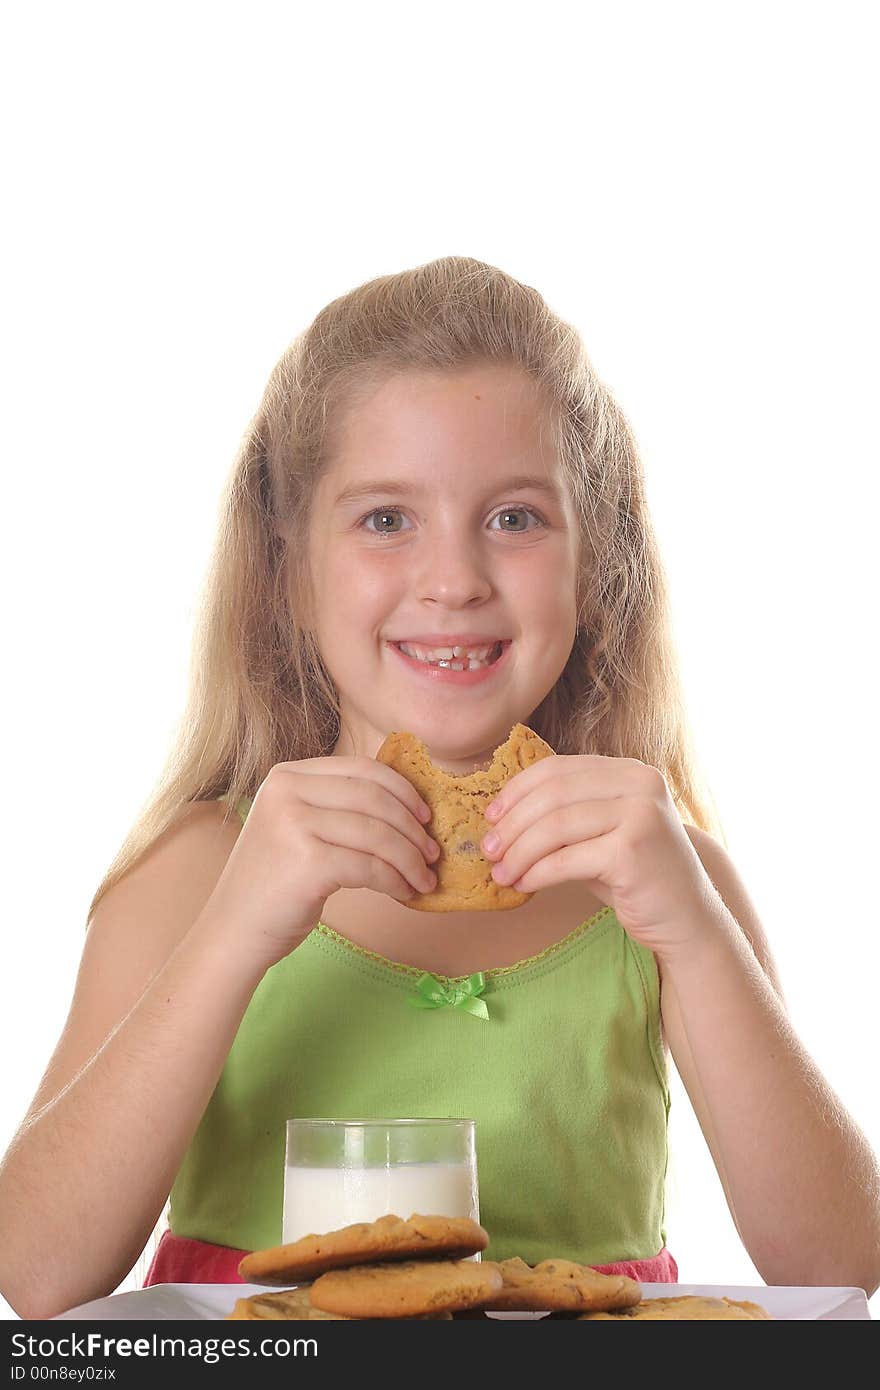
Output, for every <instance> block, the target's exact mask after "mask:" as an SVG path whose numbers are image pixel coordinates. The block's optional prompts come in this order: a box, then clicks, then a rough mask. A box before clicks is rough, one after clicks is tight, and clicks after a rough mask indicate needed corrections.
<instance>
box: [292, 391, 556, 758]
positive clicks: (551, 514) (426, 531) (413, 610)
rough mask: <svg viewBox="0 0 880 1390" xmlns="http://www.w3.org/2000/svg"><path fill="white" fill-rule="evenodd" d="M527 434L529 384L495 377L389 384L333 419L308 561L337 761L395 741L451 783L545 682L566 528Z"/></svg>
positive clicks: (549, 683) (538, 421) (550, 477)
mask: <svg viewBox="0 0 880 1390" xmlns="http://www.w3.org/2000/svg"><path fill="white" fill-rule="evenodd" d="M545 421H546V417H545V415H544V413H543V412H542V410H541V409H540V406H539V403H538V398H537V395H536V388H535V386H534V385H533V383H532V382H531V381H530V380H529V379H528V378H527V377H525V376H523V375H522V374H521V373H520V372H518V371H516V370H515V369H514V368H512V367H507V366H501V365H498V364H492V365H486V366H473V367H469V368H468V369H467V370H461V371H456V372H454V373H452V372H443V373H438V372H430V373H418V374H411V373H408V374H406V375H401V376H396V377H394V378H392V379H391V380H389V381H387V382H385V383H384V384H383V385H382V386H381V387H380V388H379V389H378V390H377V391H376V392H375V394H374V395H372V396H371V397H370V398H369V399H368V400H367V402H366V404H361V405H359V406H358V407H357V408H356V409H355V410H353V411H352V412H351V414H350V415H349V416H348V417H347V419H346V421H345V423H344V426H343V428H342V431H341V434H340V440H339V445H338V448H337V449H336V451H335V453H334V456H333V459H332V461H331V463H330V465H329V467H328V469H327V471H326V472H325V473H324V474H323V476H322V477H321V480H320V483H319V485H318V487H317V489H316V493H315V497H314V501H313V511H312V524H311V539H310V551H309V561H310V565H311V573H312V580H313V584H314V592H315V609H314V611H313V614H312V619H313V627H314V629H315V633H316V637H317V641H318V646H319V648H320V651H321V654H322V657H323V659H324V662H325V664H326V666H327V669H328V671H329V672H330V674H331V676H332V678H333V681H334V683H335V685H336V688H337V690H338V692H339V699H340V702H341V711H342V732H341V735H340V738H339V741H338V743H337V746H336V749H335V752H336V753H337V754H361V755H366V756H368V757H373V756H374V755H375V754H376V752H377V751H378V748H379V745H380V744H381V742H382V740H383V739H384V738H385V736H386V734H388V733H389V732H390V731H391V730H405V731H408V732H410V733H413V734H416V735H417V736H418V737H419V738H421V739H422V740H423V741H424V743H425V744H426V746H427V748H428V750H429V752H430V754H431V756H432V758H433V759H434V761H435V762H437V763H438V764H439V765H440V766H441V767H443V768H445V770H446V771H448V772H452V773H464V772H469V771H472V770H473V768H474V766H475V765H478V764H480V763H484V762H486V761H488V759H489V758H491V756H492V753H493V751H494V749H495V748H496V747H497V746H498V745H499V744H500V743H503V742H504V740H505V739H506V738H507V735H508V734H509V732H510V729H511V726H512V725H513V724H515V723H516V722H517V721H522V722H524V723H527V722H528V719H529V716H530V715H531V713H532V712H533V711H534V710H535V709H536V707H537V706H538V705H539V704H540V703H541V701H542V700H543V698H544V696H545V695H546V694H547V693H548V692H549V691H550V690H551V688H552V687H553V685H554V684H555V682H556V680H557V678H558V676H559V675H560V673H561V672H562V670H563V668H564V667H565V663H566V661H567V660H568V657H569V654H570V652H571V649H572V645H573V643H574V638H575V630H576V608H575V579H576V566H577V554H578V531H577V524H576V520H575V515H574V510H573V507H572V504H571V501H570V498H569V496H568V494H567V489H566V487H565V484H564V482H563V480H562V477H561V474H560V471H559V469H558V465H557V463H556V459H555V457H554V455H553V453H552V451H551V447H550V443H549V440H547V439H545V438H544V437H543V436H544V434H546V428H545ZM499 642H500V643H501V644H502V645H501V648H500V656H499V654H498V653H499V648H498V645H497V644H498V643H499ZM400 643H403V644H404V645H405V647H406V648H407V649H408V653H409V654H407V653H406V652H404V651H401V649H400V645H399V644H400ZM456 647H461V648H465V649H466V650H465V651H464V652H455V653H454V654H453V655H452V656H449V649H450V648H452V649H454V648H456ZM444 651H445V653H446V654H445V655H443V653H444ZM429 654H430V655H432V656H433V658H434V664H429V663H427V662H425V661H420V660H419V659H418V656H422V657H425V656H427V655H429ZM437 660H445V661H447V662H450V663H452V664H451V665H449V664H447V665H446V666H440V665H438V664H436V662H437ZM487 660H488V664H485V663H486V661H487ZM474 662H476V663H477V664H476V666H475V667H474V669H469V668H470V666H471V665H472V663H474ZM461 665H463V666H464V667H465V670H464V671H460V670H456V669H455V667H456V666H461Z"/></svg>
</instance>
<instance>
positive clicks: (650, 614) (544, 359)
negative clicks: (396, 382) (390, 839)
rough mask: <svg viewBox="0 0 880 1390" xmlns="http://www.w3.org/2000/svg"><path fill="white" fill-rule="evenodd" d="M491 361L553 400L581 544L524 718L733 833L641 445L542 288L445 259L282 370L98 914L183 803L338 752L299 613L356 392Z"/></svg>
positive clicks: (402, 281) (311, 331) (323, 674)
mask: <svg viewBox="0 0 880 1390" xmlns="http://www.w3.org/2000/svg"><path fill="white" fill-rule="evenodd" d="M477 361H491V362H501V363H505V364H508V365H511V366H514V367H518V368H520V369H521V370H522V371H524V372H525V373H526V374H527V375H528V376H529V377H530V378H531V379H532V380H533V381H534V382H535V383H536V384H537V386H538V387H539V389H540V393H541V397H542V398H543V400H544V401H545V402H546V404H547V406H548V425H549V428H550V429H551V431H552V434H553V442H554V444H555V447H556V452H557V457H558V459H559V463H560V466H561V468H562V470H563V474H564V476H565V478H566V479H567V482H568V484H569V487H570V491H571V496H572V499H573V502H574V505H575V509H576V513H577V516H578V519H579V524H580V530H581V548H580V551H581V557H580V568H579V575H578V594H577V602H578V631H577V636H576V639H575V643H574V646H573V648H572V652H571V655H570V657H569V660H568V662H567V664H566V667H565V669H564V671H563V672H562V674H561V676H560V677H559V679H558V681H557V683H556V685H555V686H554V688H553V689H552V690H551V691H550V692H549V694H548V695H547V696H546V697H545V699H544V700H543V701H542V703H541V704H540V705H539V706H538V708H537V710H535V711H534V712H532V713H531V714H529V712H526V711H524V717H527V718H528V722H529V724H530V726H531V727H532V728H534V729H535V730H536V732H537V733H539V734H540V735H541V736H542V737H543V738H544V739H546V740H547V742H548V743H550V745H551V746H552V747H553V748H555V749H556V751H557V752H558V753H602V754H611V755H618V756H622V757H628V758H638V759H640V760H641V761H643V762H646V763H649V764H652V765H653V766H654V767H656V768H658V769H659V770H660V771H661V772H662V773H663V775H664V777H665V778H666V780H667V783H668V785H669V788H670V791H671V793H672V796H673V798H674V800H675V803H676V806H677V807H678V810H679V813H680V814H681V816H682V818H683V819H688V820H690V821H691V822H692V823H694V824H695V825H698V826H700V827H701V828H703V829H705V830H709V831H711V832H712V833H715V834H720V825H719V822H718V819H717V815H716V814H715V811H714V807H713V806H712V804H711V798H710V797H709V796H708V794H707V792H706V790H705V789H704V788H702V787H701V785H700V783H699V776H698V772H697V767H696V762H695V759H694V756H693V753H692V749H691V743H690V737H689V733H688V729H687V723H686V719H685V714H684V707H683V702H682V698H681V690H680V681H679V674H678V664H677V658H676V654H675V650H674V644H673V640H672V634H671V627H670V617H669V610H668V597H667V587H666V580H665V576H664V572H663V567H662V564H661V560H660V556H659V553H658V549H657V544H656V540H655V537H654V532H653V528H652V525H651V521H650V517H649V515H648V509H647V505H646V500H645V489H644V479H643V474H642V468H641V464H640V461H639V456H638V452H637V449H636V444H635V440H634V439H633V435H632V431H631V430H630V427H629V425H628V424H627V421H626V419H625V418H624V416H623V414H622V412H621V410H620V408H619V406H618V405H617V403H616V401H615V400H614V399H613V398H612V396H611V394H610V393H609V391H608V390H607V388H606V387H605V386H604V385H603V384H602V382H601V381H600V380H599V379H598V377H597V376H596V373H595V372H594V370H593V367H592V365H591V363H590V361H589V359H588V358H587V355H586V351H585V349H584V346H583V343H582V342H581V339H580V336H579V334H578V332H577V330H576V329H575V328H573V327H572V326H571V325H570V324H568V323H565V322H564V321H563V320H562V319H560V318H559V317H558V315H557V314H555V313H554V312H553V311H552V310H551V309H550V308H549V306H548V305H547V304H546V303H545V301H544V300H543V299H542V297H541V295H540V294H539V293H538V292H537V290H534V289H532V288H531V287H529V286H528V285H524V284H521V283H520V282H519V281H518V280H515V279H514V278H513V277H512V276H510V275H507V274H505V272H504V271H502V270H498V269H496V268H495V267H494V266H491V265H485V264H483V263H482V262H480V261H476V260H471V259H469V258H468V257H465V256H445V257H443V258H442V259H440V260H436V261H431V262H430V263H429V264H427V265H422V266H417V267H416V268H415V269H413V270H405V271H402V272H401V273H399V274H397V275H386V276H382V277H380V278H379V279H375V280H370V281H369V282H368V283H367V284H365V285H361V286H360V287H359V288H357V289H354V290H352V291H351V292H350V293H348V294H345V295H343V296H342V297H341V298H339V299H336V300H334V301H333V302H332V303H331V304H328V305H327V307H326V308H325V309H322V310H321V312H320V313H319V314H318V315H317V317H316V318H315V320H314V322H313V323H312V324H311V325H310V326H309V327H308V328H307V329H306V330H305V332H303V333H302V334H300V336H299V337H298V338H296V339H295V340H294V341H293V343H292V344H291V345H290V347H289V348H288V349H287V351H286V352H285V353H284V355H283V356H282V358H281V360H280V361H279V362H278V364H277V365H276V367H275V368H274V370H273V371H272V373H271V376H270V377H269V381H268V384H267V386H266V390H265V392H264V395H263V399H262V402H261V404H260V407H259V410H258V411H257V414H256V416H255V417H254V419H253V420H252V422H251V425H250V428H249V429H248V431H247V433H246V435H245V437H244V439H243V442H242V445H241V448H240V450H239V453H238V456H237V458H236V460H235V464H234V466H233V469H232V472H231V474H230V476H229V478H228V481H227V483H226V487H225V492H224V495H223V498H222V503H221V514H220V523H219V527H218V533H217V538H216V542H215V546H214V550H213V554H212V557H211V560H210V563H209V568H208V573H207V577H206V581H205V585H204V590H203V594H202V599H201V604H200V607H199V613H198V617H197V621H196V629H195V634H194V642H193V655H192V665H191V672H190V684H189V693H188V699H187V703H186V707H185V710H184V713H183V716H182V719H181V721H180V724H179V727H178V730H177V733H176V736H175V739H174V742H173V745H172V748H171V751H170V754H169V757H168V760H167V763H166V765H165V768H164V771H163V772H162V774H161V776H160V777H159V780H158V782H157V784H156V786H155V788H154V790H153V792H152V794H151V795H150V796H149V798H148V800H147V802H146V804H145V805H144V808H143V809H142V811H141V813H140V814H139V816H138V819H137V821H136V823H135V824H134V826H133V827H132V828H131V830H130V832H129V834H128V836H127V838H126V839H125V841H124V843H123V844H122V846H121V848H120V850H119V852H118V854H117V855H116V858H115V859H114V860H113V863H112V864H111V866H110V868H109V870H108V871H107V874H106V876H105V878H104V880H103V882H102V883H101V885H100V887H99V888H98V890H97V892H96V894H95V896H94V898H93V900H92V903H91V906H90V909H89V915H90V916H91V913H92V912H93V911H94V908H95V906H96V905H97V903H98V902H99V901H100V899H101V898H102V897H103V895H104V893H106V892H107V890H108V888H110V887H111V886H112V885H113V884H114V883H116V882H117V881H118V880H119V879H120V878H121V877H122V876H123V874H125V873H126V872H127V871H128V870H129V869H131V868H132V867H133V865H134V864H136V863H137V862H138V860H140V859H141V857H142V856H143V855H144V854H145V853H146V851H147V850H148V849H149V848H150V846H151V845H152V844H153V843H154V842H155V841H156V840H157V839H158V837H159V836H160V835H161V834H162V833H163V832H164V831H165V830H166V829H168V827H169V826H171V825H172V824H173V823H174V821H175V820H176V819H177V818H178V817H179V816H180V815H181V814H182V813H183V812H184V810H185V808H186V807H187V806H188V805H189V803H191V802H193V801H199V800H211V799H215V798H217V797H219V796H221V795H223V794H226V795H227V799H228V801H229V803H230V804H231V805H234V804H235V802H236V801H237V800H238V799H239V798H240V797H242V796H250V797H253V796H254V795H255V793H256V791H257V789H258V787H259V786H260V784H261V782H262V781H263V779H264V778H265V777H266V775H267V773H268V772H269V770H270V768H272V767H273V766H274V764H275V763H278V762H282V761H294V760H299V759H302V758H314V757H321V756H325V755H328V754H330V753H331V752H332V750H333V748H334V746H335V744H336V740H337V737H338V733H339V727H340V713H339V703H338V698H337V693H336V690H335V688H334V685H333V682H332V680H331V679H330V676H329V673H328V672H327V670H326V667H325V666H324V664H323V662H322V660H321V655H320V652H319V651H318V650H317V646H316V644H315V641H314V638H313V636H312V634H311V632H310V631H309V630H308V629H307V627H306V625H305V619H304V614H305V612H306V611H307V605H308V603H309V598H310V576H309V573H308V559H307V557H308V531H309V523H310V499H311V498H312V496H313V494H314V491H315V486H316V483H317V480H318V478H319V476H320V474H321V472H322V469H323V468H324V466H325V463H326V460H327V458H328V456H329V454H330V452H331V449H332V443H333V439H334V436H335V430H336V428H337V427H338V424H339V422H340V420H341V419H342V417H343V415H344V413H345V411H346V410H350V409H351V408H352V406H353V404H356V402H357V399H358V397H359V394H360V393H361V392H362V391H364V390H365V389H370V388H371V387H372V386H374V385H376V384H378V383H379V382H381V381H382V380H383V379H385V378H387V377H388V376H390V375H392V374H395V373H399V372H405V371H409V370H441V371H442V370H455V369H457V368H461V367H464V366H467V365H471V364H473V363H474V362H477Z"/></svg>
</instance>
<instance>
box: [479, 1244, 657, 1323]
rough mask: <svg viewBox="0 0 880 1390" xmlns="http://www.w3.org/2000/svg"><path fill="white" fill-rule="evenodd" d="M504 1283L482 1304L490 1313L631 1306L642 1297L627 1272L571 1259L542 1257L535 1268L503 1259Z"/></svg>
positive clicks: (521, 1261) (501, 1268)
mask: <svg viewBox="0 0 880 1390" xmlns="http://www.w3.org/2000/svg"><path fill="white" fill-rule="evenodd" d="M498 1268H499V1269H500V1271H501V1276H502V1279H503V1281H504V1282H503V1285H502V1287H501V1289H500V1290H499V1292H498V1293H496V1294H493V1295H492V1297H491V1299H489V1300H487V1302H486V1303H484V1304H482V1305H481V1306H482V1307H483V1308H484V1309H485V1310H486V1311H487V1312H493V1313H494V1312H502V1311H503V1312H529V1311H534V1312H540V1311H542V1310H543V1309H548V1308H549V1309H550V1311H551V1312H569V1313H571V1312H580V1311H581V1310H583V1309H585V1308H629V1307H630V1306H631V1305H633V1304H636V1303H638V1301H639V1299H640V1298H641V1296H642V1291H641V1288H640V1286H639V1285H638V1284H637V1283H636V1281H635V1280H634V1279H628V1278H627V1276H626V1275H625V1274H600V1273H599V1271H598V1270H595V1269H591V1268H590V1267H589V1265H579V1264H575V1263H574V1262H573V1261H572V1260H542V1262H541V1263H540V1264H538V1265H535V1266H534V1268H533V1267H532V1266H531V1265H527V1264H526V1263H525V1261H524V1260H520V1259H518V1258H516V1257H514V1258H513V1259H510V1260H500V1261H499V1263H498Z"/></svg>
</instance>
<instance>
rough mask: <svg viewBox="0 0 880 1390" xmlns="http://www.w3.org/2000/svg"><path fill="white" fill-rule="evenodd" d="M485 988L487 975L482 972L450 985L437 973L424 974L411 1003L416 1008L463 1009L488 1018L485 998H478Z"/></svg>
mask: <svg viewBox="0 0 880 1390" xmlns="http://www.w3.org/2000/svg"><path fill="white" fill-rule="evenodd" d="M485 988H486V977H485V976H484V975H483V974H482V973H478V974H476V975H469V976H468V978H467V979H466V980H458V981H456V983H455V984H449V985H444V983H443V981H442V980H438V979H437V976H436V975H422V977H421V979H419V980H418V982H417V983H416V989H417V990H418V994H411V995H410V996H409V1003H410V1004H412V1006H413V1008H414V1009H463V1010H464V1012H465V1013H468V1014H473V1015H474V1017H475V1018H488V1017H489V1010H488V1009H487V1008H486V1005H485V1004H484V1002H483V1000H482V999H478V998H477V995H478V994H482V993H483V990H484V989H485Z"/></svg>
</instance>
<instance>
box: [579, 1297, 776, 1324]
mask: <svg viewBox="0 0 880 1390" xmlns="http://www.w3.org/2000/svg"><path fill="white" fill-rule="evenodd" d="M589 1318H641V1319H642V1320H648V1321H654V1322H658V1321H660V1320H661V1319H663V1320H665V1319H675V1320H676V1321H679V1322H680V1321H685V1320H687V1321H693V1322H697V1321H701V1322H703V1321H711V1322H724V1321H727V1320H735V1321H737V1322H743V1321H748V1322H751V1321H753V1320H765V1319H766V1320H767V1321H768V1322H772V1321H773V1319H772V1318H771V1317H770V1314H769V1313H768V1312H767V1311H766V1309H764V1308H762V1307H761V1306H760V1305H759V1304H757V1303H748V1302H746V1301H742V1302H739V1303H738V1302H737V1301H736V1299H734V1298H706V1297H704V1296H703V1295H702V1294H681V1295H679V1296H678V1297H677V1298H644V1299H642V1301H641V1303H640V1304H639V1305H638V1307H635V1308H622V1309H621V1310H620V1311H619V1312H617V1313H584V1314H583V1316H582V1317H581V1318H580V1319H579V1321H581V1322H584V1321H586V1320H587V1319H589Z"/></svg>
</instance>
